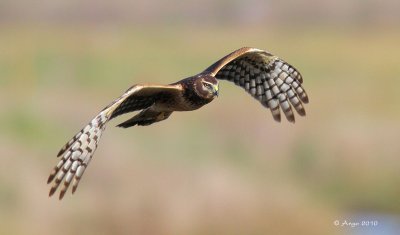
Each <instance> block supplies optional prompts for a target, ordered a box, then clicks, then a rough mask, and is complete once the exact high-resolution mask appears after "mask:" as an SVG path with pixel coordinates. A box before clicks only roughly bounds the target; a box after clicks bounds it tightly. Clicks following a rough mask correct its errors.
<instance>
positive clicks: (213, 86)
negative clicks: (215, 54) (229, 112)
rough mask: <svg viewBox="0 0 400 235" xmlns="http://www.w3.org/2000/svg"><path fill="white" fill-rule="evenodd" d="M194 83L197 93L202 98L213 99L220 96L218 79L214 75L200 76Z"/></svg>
mask: <svg viewBox="0 0 400 235" xmlns="http://www.w3.org/2000/svg"><path fill="white" fill-rule="evenodd" d="M193 85H194V90H195V92H196V94H197V95H198V96H200V97H201V98H204V99H209V100H212V99H214V98H215V97H216V96H218V80H217V79H216V78H215V77H213V76H209V75H206V76H204V75H203V76H199V77H198V78H197V79H196V80H195V82H194V84H193Z"/></svg>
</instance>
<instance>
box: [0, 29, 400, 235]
mask: <svg viewBox="0 0 400 235" xmlns="http://www.w3.org/2000/svg"><path fill="white" fill-rule="evenodd" d="M0 35H1V36H0V107H1V111H0V155H1V159H2V163H1V164H0V234H10V235H14V234H15V235H18V234H60V235H61V234H146V235H151V234H174V235H177V234H182V235H183V234H185V235H186V234H254V235H256V234H356V233H355V232H354V231H355V230H354V229H353V230H352V229H351V228H338V227H335V226H334V225H333V221H334V220H344V219H346V218H349V217H348V215H349V214H353V213H356V214H364V213H365V214H373V215H376V216H378V215H379V216H380V215H382V216H387V215H390V216H392V217H393V218H395V221H396V223H397V224H400V223H398V222H399V220H398V218H399V213H400V204H399V198H400V187H399V185H400V177H399V176H400V175H399V172H400V163H399V160H398V158H399V156H400V147H399V144H398V141H399V139H400V125H399V120H400V109H399V105H400V99H399V96H398V87H399V86H400V79H399V74H400V67H399V54H400V46H399V42H400V30H398V29H396V28H390V27H389V28H380V29H379V28H373V29H370V28H363V29H358V30H354V29H353V28H318V27H316V28H305V29H301V30H300V29H298V30H295V29H293V28H283V29H278V28H277V27H276V28H268V27H264V28H261V27H250V28H248V29H244V28H240V30H239V29H238V28H235V27H228V28H226V29H225V30H220V28H218V27H215V28H205V27H198V28H196V30H193V28H191V27H173V28H168V29H167V28H163V27H159V28H154V27H153V28H151V29H150V30H149V29H146V28H145V27H109V28H108V27H102V28H98V27H93V28H91V27H70V26H64V27H28V26H26V25H20V26H12V27H10V26H8V25H3V26H2V27H0ZM242 46H254V47H259V48H262V49H267V50H269V51H270V52H272V53H274V54H277V55H278V56H280V57H282V58H284V59H285V60H287V61H289V62H290V63H291V64H293V65H295V66H296V67H297V68H298V69H299V70H300V71H301V72H302V74H303V77H304V79H305V84H304V87H305V88H306V90H307V92H308V94H309V96H310V104H309V105H307V106H306V110H307V117H306V118H297V122H296V124H295V125H292V124H288V123H287V122H286V121H284V122H282V123H281V124H278V123H275V122H274V121H273V120H272V117H271V115H270V111H269V110H265V109H263V108H262V107H261V106H260V105H259V104H258V103H257V102H254V101H253V100H252V98H251V97H250V96H248V95H247V94H245V93H243V92H242V91H241V90H240V89H238V88H236V87H234V86H233V85H232V84H229V83H222V84H221V88H220V89H221V96H220V97H219V98H218V99H217V100H215V101H214V102H212V103H211V104H210V105H208V106H207V107H205V108H203V109H201V110H199V111H196V112H193V113H174V114H173V115H172V117H171V118H170V119H168V120H167V121H166V122H162V123H158V124H155V125H153V126H149V127H146V128H132V129H127V130H123V129H117V128H113V126H114V125H116V124H118V121H123V120H124V118H125V119H126V118H128V116H124V117H122V118H118V120H116V121H113V122H112V123H111V124H110V125H109V127H108V129H107V131H106V133H105V135H104V136H103V138H102V140H101V144H100V145H99V148H98V150H97V152H96V154H95V160H94V161H93V162H92V163H91V164H90V167H89V170H88V171H86V173H85V177H84V178H83V180H82V182H81V184H80V187H79V188H78V191H77V193H76V194H75V195H74V196H70V195H69V194H68V195H67V196H66V197H65V199H64V200H63V201H62V202H59V201H58V200H57V199H56V198H48V197H47V193H48V190H49V187H48V186H47V185H46V179H47V176H48V174H49V173H50V169H51V168H52V167H53V165H54V164H56V162H57V159H56V153H57V151H58V150H59V148H61V147H62V145H63V144H64V143H65V142H66V141H67V140H68V139H69V138H70V137H72V136H73V134H75V132H76V131H78V130H79V129H80V128H81V127H82V126H83V125H85V124H86V122H88V121H89V120H90V119H91V118H92V116H94V115H95V114H96V113H97V112H98V111H99V110H100V109H102V108H103V107H104V106H105V105H107V104H108V103H109V102H110V101H112V100H113V99H114V98H115V97H117V96H119V95H120V94H121V93H122V92H123V91H125V90H126V89H127V88H128V87H129V86H130V85H132V84H135V83H141V82H158V83H171V82H174V81H176V80H178V79H181V78H184V77H186V76H190V75H192V74H194V73H197V72H200V71H202V70H203V69H204V68H206V67H207V66H209V65H210V64H211V63H213V62H214V61H216V60H217V59H219V58H220V57H222V56H224V55H225V54H227V53H229V52H231V51H233V50H234V49H237V48H239V47H242ZM376 218H377V217H376ZM396 218H397V220H396ZM382 226H383V225H382ZM381 228H382V227H381ZM397 228H398V227H397ZM378 229H379V227H378ZM357 231H358V230H357ZM377 231H378V230H377ZM357 234H358V233H357ZM360 234H367V233H360ZM372 234H389V233H372ZM393 234H395V233H393Z"/></svg>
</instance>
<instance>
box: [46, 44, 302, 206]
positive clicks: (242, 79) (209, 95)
mask: <svg viewBox="0 0 400 235" xmlns="http://www.w3.org/2000/svg"><path fill="white" fill-rule="evenodd" d="M218 80H227V81H230V82H234V83H235V84H236V85H238V86H240V87H242V88H243V89H245V90H246V92H248V93H250V95H252V96H253V97H254V98H255V99H257V100H258V101H259V102H260V103H261V104H262V105H263V106H264V107H266V108H269V109H270V110H271V112H272V116H273V118H274V119H275V120H276V121H278V122H279V121H280V120H281V114H280V109H282V111H283V113H284V114H285V116H286V119H287V120H288V121H290V122H294V120H295V119H294V114H293V111H292V108H294V109H295V110H296V111H297V113H298V114H299V115H300V116H304V115H305V114H306V113H305V110H304V108H303V104H302V103H308V97H307V94H306V92H305V91H304V89H303V87H302V86H301V83H302V82H303V79H302V77H301V75H300V73H299V72H298V71H297V70H296V69H295V68H294V67H293V66H291V65H289V64H288V63H286V62H285V61H283V60H282V59H279V58H278V57H277V56H274V55H272V54H270V53H269V52H266V51H263V50H260V49H256V48H250V47H244V48H241V49H238V50H236V51H234V52H232V53H230V54H229V55H227V56H225V57H224V58H222V59H220V60H218V61H217V62H215V63H214V64H213V65H211V66H210V67H208V68H207V69H206V70H204V71H203V72H201V73H199V74H197V75H195V76H192V77H188V78H185V79H183V80H181V81H179V82H175V83H172V84H170V85H153V84H138V85H134V86H132V87H131V88H129V89H128V90H127V91H126V92H125V93H124V94H122V96H121V97H119V98H117V99H116V100H114V101H113V102H112V103H111V104H109V105H108V106H107V107H106V108H104V109H103V110H102V111H101V112H100V113H99V114H98V115H97V116H96V117H94V118H93V119H92V120H91V121H90V122H89V124H88V125H87V126H85V127H84V128H83V129H82V130H81V131H80V132H78V133H77V134H76V135H75V136H74V137H73V138H72V139H71V140H70V141H69V142H68V143H66V144H65V146H64V147H63V148H62V149H61V150H60V152H59V153H58V155H57V156H58V157H61V160H60V161H59V163H58V164H57V166H55V167H54V169H53V171H52V173H51V174H50V176H49V179H48V181H47V183H51V182H52V181H53V180H54V184H53V186H52V188H51V190H50V193H49V196H51V195H53V194H54V192H55V191H56V190H57V188H58V186H59V185H60V183H61V182H63V181H64V183H63V187H62V189H61V191H60V196H59V198H60V199H62V198H63V196H64V194H65V192H66V191H67V189H68V187H69V185H70V184H71V182H72V180H73V183H72V193H74V192H75V190H76V188H77V187H78V184H79V181H80V179H81V177H82V175H83V173H84V171H85V169H86V168H87V166H88V164H89V162H90V160H91V159H92V156H93V153H94V151H95V150H96V147H97V144H98V142H99V139H100V137H101V135H102V133H103V131H104V129H105V127H106V124H107V122H108V121H109V120H111V119H113V118H115V117H117V116H119V115H121V114H125V113H128V112H133V111H140V112H139V113H138V114H136V115H135V116H133V117H132V118H130V119H128V120H127V121H125V122H123V123H121V124H119V125H118V126H119V127H123V128H128V127H132V126H135V125H138V126H147V125H151V124H153V123H155V122H159V121H162V120H165V119H167V118H168V117H169V116H170V115H171V113H172V112H174V111H192V110H196V109H199V108H201V107H202V106H204V105H206V104H208V103H210V102H211V101H212V100H213V99H214V98H215V97H216V96H218Z"/></svg>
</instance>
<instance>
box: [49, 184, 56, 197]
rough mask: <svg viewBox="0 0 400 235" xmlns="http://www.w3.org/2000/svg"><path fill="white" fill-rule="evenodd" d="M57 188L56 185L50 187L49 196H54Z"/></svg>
mask: <svg viewBox="0 0 400 235" xmlns="http://www.w3.org/2000/svg"><path fill="white" fill-rule="evenodd" d="M56 189H57V188H55V187H54V186H53V187H52V188H51V189H50V192H49V197H51V196H53V194H54V193H55V192H56Z"/></svg>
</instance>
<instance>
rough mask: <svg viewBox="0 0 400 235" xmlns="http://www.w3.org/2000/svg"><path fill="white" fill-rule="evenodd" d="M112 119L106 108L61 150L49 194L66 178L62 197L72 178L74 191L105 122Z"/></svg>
mask: <svg viewBox="0 0 400 235" xmlns="http://www.w3.org/2000/svg"><path fill="white" fill-rule="evenodd" d="M109 119H110V115H109V112H108V109H107V108H106V109H104V110H103V111H102V112H100V113H99V114H98V115H97V116H96V117H95V118H93V119H92V120H91V121H90V122H89V124H88V125H86V126H85V127H84V128H83V129H82V130H81V131H80V132H78V133H77V134H76V135H75V136H74V137H73V138H72V139H71V140H70V141H68V143H66V144H65V145H64V147H63V148H62V149H61V150H60V152H59V153H58V155H57V157H61V159H60V161H59V162H58V164H57V165H56V166H55V167H54V169H53V171H52V173H51V174H50V176H49V178H48V180H47V183H48V184H49V183H51V182H52V181H53V180H54V183H53V186H52V188H51V189H50V193H49V196H52V195H53V194H54V192H55V191H56V190H57V188H58V186H59V185H60V183H61V182H62V181H63V179H64V178H65V180H64V185H63V187H62V189H61V191H60V197H59V198H60V199H62V198H63V197H64V194H65V192H66V191H67V189H68V187H69V185H70V184H71V181H72V179H73V180H74V182H73V184H72V193H74V192H75V190H76V188H77V187H78V184H79V181H80V179H81V177H82V175H83V173H84V172H85V169H86V168H87V166H88V164H89V162H90V160H91V159H92V156H93V153H94V151H95V150H96V148H97V145H98V143H99V140H100V137H101V135H102V133H103V131H104V129H105V124H106V123H107V121H108V120H109Z"/></svg>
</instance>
